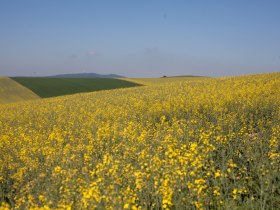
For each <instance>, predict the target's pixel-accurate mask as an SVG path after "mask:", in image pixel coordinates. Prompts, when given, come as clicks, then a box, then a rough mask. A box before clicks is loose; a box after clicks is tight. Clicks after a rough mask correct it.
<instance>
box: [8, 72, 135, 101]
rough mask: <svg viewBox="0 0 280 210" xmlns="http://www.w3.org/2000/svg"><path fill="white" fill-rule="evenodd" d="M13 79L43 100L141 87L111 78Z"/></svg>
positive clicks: (130, 82)
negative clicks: (75, 94)
mask: <svg viewBox="0 0 280 210" xmlns="http://www.w3.org/2000/svg"><path fill="white" fill-rule="evenodd" d="M12 79H13V80H15V81H16V82H18V83H20V84H22V85H23V86H25V87H27V88H29V89H30V90H32V91H33V92H34V93H36V94H37V95H39V96H40V97H42V98H48V97H54V96H62V95H69V94H74V93H81V92H92V91H98V90H109V89H115V88H127V87H134V86H139V84H136V83H135V82H132V81H124V80H118V79H111V78H32V77H13V78H12Z"/></svg>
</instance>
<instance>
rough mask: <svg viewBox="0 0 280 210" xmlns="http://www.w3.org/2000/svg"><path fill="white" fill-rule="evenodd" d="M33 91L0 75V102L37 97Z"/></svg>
mask: <svg viewBox="0 0 280 210" xmlns="http://www.w3.org/2000/svg"><path fill="white" fill-rule="evenodd" d="M37 98H39V96H37V95H36V94H35V93H33V92H32V91H31V90H29V89H27V88H25V87H24V86H22V85H20V84H18V83H17V82H15V81H13V80H12V79H10V78H7V77H0V104H5V103H13V102H18V101H25V100H31V99H37Z"/></svg>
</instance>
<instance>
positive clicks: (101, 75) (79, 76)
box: [49, 73, 125, 78]
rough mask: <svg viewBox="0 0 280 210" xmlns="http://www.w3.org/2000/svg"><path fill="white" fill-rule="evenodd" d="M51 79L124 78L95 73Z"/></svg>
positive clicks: (57, 76)
mask: <svg viewBox="0 0 280 210" xmlns="http://www.w3.org/2000/svg"><path fill="white" fill-rule="evenodd" d="M49 77H53V78H125V77H124V76H121V75H117V74H96V73H78V74H59V75H54V76H49Z"/></svg>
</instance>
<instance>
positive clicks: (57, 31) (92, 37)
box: [0, 0, 280, 77]
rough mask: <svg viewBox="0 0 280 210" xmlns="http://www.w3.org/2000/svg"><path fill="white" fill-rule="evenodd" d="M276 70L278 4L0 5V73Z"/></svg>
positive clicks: (151, 0) (2, 0)
mask: <svg viewBox="0 0 280 210" xmlns="http://www.w3.org/2000/svg"><path fill="white" fill-rule="evenodd" d="M276 71H280V1H279V0H266V1H265V0H220V1H218V0H193V1H188V0H181V1H179V0H99V1H98V0H0V75H3V76H48V75H55V74H65V73H84V72H92V73H100V74H111V73H114V74H120V75H124V76H127V77H161V76H163V75H166V76H174V75H205V76H212V77H220V76H231V75H240V74H255V73H262V72H276Z"/></svg>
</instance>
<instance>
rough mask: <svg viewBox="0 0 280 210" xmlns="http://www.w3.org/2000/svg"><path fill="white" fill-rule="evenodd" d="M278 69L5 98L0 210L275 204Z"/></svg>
mask: <svg viewBox="0 0 280 210" xmlns="http://www.w3.org/2000/svg"><path fill="white" fill-rule="evenodd" d="M279 105H280V73H271V74H261V75H252V76H241V77H228V78H221V79H203V80H194V81H178V82H172V83H164V84H160V83H159V84H157V85H152V86H142V87H135V88H129V89H119V90H110V91H100V92H93V93H86V94H76V95H71V96H64V97H57V98H51V99H42V100H35V101H30V102H20V103H18V104H10V105H1V106H0V203H1V204H0V205H1V209H34V210H35V209H231V210H234V209H278V208H279V206H280V165H279V162H280V151H279V147H280V144H279V138H280V124H279V122H280V106H279Z"/></svg>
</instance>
